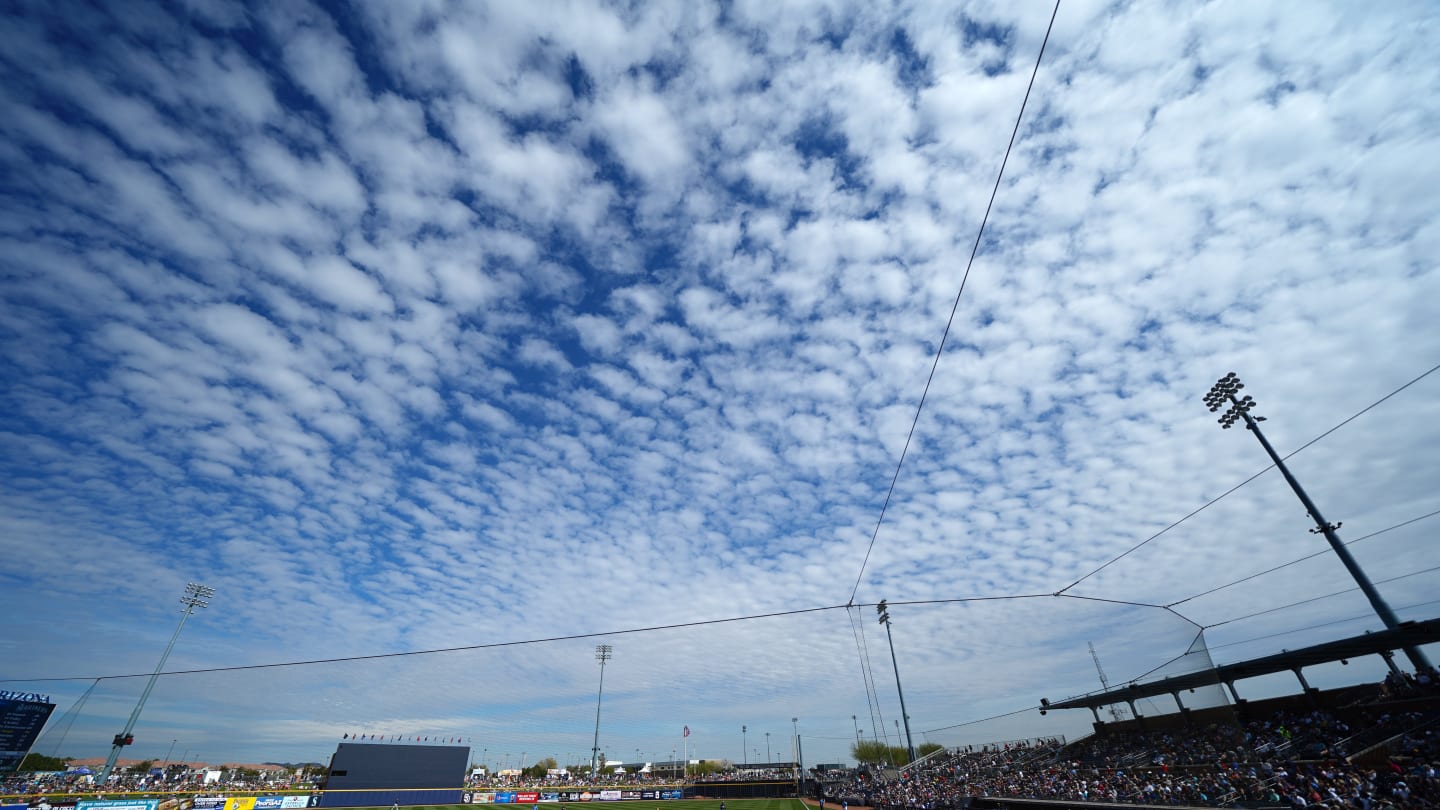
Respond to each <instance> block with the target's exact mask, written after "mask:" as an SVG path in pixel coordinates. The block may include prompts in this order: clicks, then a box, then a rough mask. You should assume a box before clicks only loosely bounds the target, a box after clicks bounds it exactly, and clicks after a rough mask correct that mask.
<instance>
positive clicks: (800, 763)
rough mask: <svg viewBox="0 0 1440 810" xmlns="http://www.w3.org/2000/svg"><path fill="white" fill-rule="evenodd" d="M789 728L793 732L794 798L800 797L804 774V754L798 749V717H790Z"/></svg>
mask: <svg viewBox="0 0 1440 810" xmlns="http://www.w3.org/2000/svg"><path fill="white" fill-rule="evenodd" d="M790 728H791V730H793V731H794V732H795V798H797V799H798V798H800V780H801V778H802V777H803V776H804V775H805V754H804V752H803V751H801V750H800V718H798V717H792V718H790Z"/></svg>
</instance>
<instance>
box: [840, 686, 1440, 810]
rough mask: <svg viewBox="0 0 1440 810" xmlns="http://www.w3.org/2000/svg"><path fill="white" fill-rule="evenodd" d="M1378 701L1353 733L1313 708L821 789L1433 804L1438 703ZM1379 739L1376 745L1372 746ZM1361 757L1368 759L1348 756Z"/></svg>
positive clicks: (1160, 800)
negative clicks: (1420, 706)
mask: <svg viewBox="0 0 1440 810" xmlns="http://www.w3.org/2000/svg"><path fill="white" fill-rule="evenodd" d="M1411 682H1412V683H1413V687H1411V688H1410V691H1409V692H1408V694H1410V695H1415V694H1420V693H1422V692H1423V690H1426V689H1434V688H1435V684H1436V680H1435V677H1434V673H1429V677H1428V678H1427V679H1425V680H1424V681H1422V679H1421V678H1414V679H1412V681H1411ZM1391 694H1394V693H1393V692H1392V693H1391ZM1431 705H1432V706H1433V703H1432V704H1431ZM1383 707H1384V704H1377V706H1376V709H1375V711H1374V713H1373V714H1372V715H1371V716H1367V717H1365V718H1364V722H1363V723H1361V722H1355V723H1354V725H1355V728H1352V727H1351V725H1350V724H1347V723H1346V722H1344V721H1342V720H1341V719H1339V718H1338V717H1336V716H1335V715H1334V714H1331V713H1329V712H1326V711H1319V710H1316V711H1310V712H1305V713H1293V712H1289V713H1287V712H1278V713H1276V714H1273V715H1271V716H1269V717H1267V718H1265V719H1263V720H1257V721H1255V722H1251V723H1248V724H1245V725H1243V726H1242V725H1238V724H1225V725H1211V726H1206V727H1203V728H1199V727H1197V728H1193V729H1190V730H1189V731H1186V732H1152V733H1144V732H1129V733H1124V732H1114V731H1112V732H1111V733H1107V734H1105V735H1103V736H1101V735H1097V736H1092V737H1088V738H1086V739H1084V740H1081V741H1079V742H1076V743H1073V744H1069V745H1065V744H1061V743H1060V742H1059V741H1053V740H1052V741H1044V740H1041V741H1037V742H1036V744H1033V745H1023V744H1022V745H1014V746H1009V745H1007V746H1003V747H1002V746H978V747H977V746H970V747H966V748H960V749H955V750H952V751H949V752H947V754H946V755H944V756H938V757H934V758H932V759H930V760H928V761H926V762H924V763H921V764H920V765H919V766H918V767H916V768H912V769H909V770H907V771H905V772H904V773H902V774H901V775H900V777H899V778H896V779H891V780H885V779H881V778H875V777H872V776H871V775H868V774H867V775H861V776H859V777H857V778H856V779H854V780H852V781H851V782H849V783H848V784H845V785H843V786H838V787H833V788H831V789H830V790H829V795H830V797H831V798H833V799H836V800H844V801H848V802H849V803H850V804H851V805H864V806H869V807H875V808H881V809H882V810H900V809H901V808H910V809H919V810H947V808H958V807H963V806H964V805H965V803H966V800H967V798H968V797H971V796H990V797H997V798H1033V799H1061V800H1072V801H1094V802H1107V803H1129V804H1153V805H1184V806H1214V807H1277V808H1316V807H1322V808H1327V810H1336V809H1338V808H1354V809H1355V810H1387V809H1388V808H1393V809H1394V810H1404V809H1405V808H1440V777H1437V776H1436V769H1437V766H1440V710H1437V709H1435V708H1429V709H1426V710H1420V711H1414V710H1411V711H1388V712H1387V711H1385V710H1384V708H1383ZM1377 745H1381V746H1383V747H1381V748H1378V749H1372V746H1377ZM1374 751H1378V752H1379V756H1378V758H1377V757H1376V755H1375V753H1374ZM1362 752H1368V755H1367V756H1365V757H1358V758H1356V759H1355V760H1354V761H1352V760H1351V759H1349V757H1352V756H1354V755H1356V754H1360V753H1362Z"/></svg>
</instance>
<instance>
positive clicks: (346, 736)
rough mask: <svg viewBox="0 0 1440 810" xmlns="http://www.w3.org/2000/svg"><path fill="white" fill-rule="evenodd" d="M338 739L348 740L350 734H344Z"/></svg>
mask: <svg viewBox="0 0 1440 810" xmlns="http://www.w3.org/2000/svg"><path fill="white" fill-rule="evenodd" d="M340 739H342V740H348V739H350V735H349V734H346V735H345V736H343V737H341V738H340Z"/></svg>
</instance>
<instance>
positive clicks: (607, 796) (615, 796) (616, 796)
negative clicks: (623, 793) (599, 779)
mask: <svg viewBox="0 0 1440 810" xmlns="http://www.w3.org/2000/svg"><path fill="white" fill-rule="evenodd" d="M600 801H602V802H618V801H620V791H618V790H602V791H600Z"/></svg>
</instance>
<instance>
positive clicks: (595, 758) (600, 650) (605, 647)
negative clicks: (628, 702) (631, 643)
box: [590, 644, 615, 779]
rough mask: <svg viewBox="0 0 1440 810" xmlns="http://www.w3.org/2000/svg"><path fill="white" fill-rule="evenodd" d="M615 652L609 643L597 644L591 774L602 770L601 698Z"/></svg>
mask: <svg viewBox="0 0 1440 810" xmlns="http://www.w3.org/2000/svg"><path fill="white" fill-rule="evenodd" d="M614 653H615V648H614V647H612V646H610V645H609V644H596V645H595V660H596V661H599V662H600V691H599V692H598V693H596V695H595V742H594V743H593V745H592V747H591V748H590V776H591V778H592V779H593V778H594V777H595V776H596V775H597V774H598V773H599V772H600V700H601V698H603V697H604V696H605V662H606V661H609V660H610V658H611V656H613V655H614Z"/></svg>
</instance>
